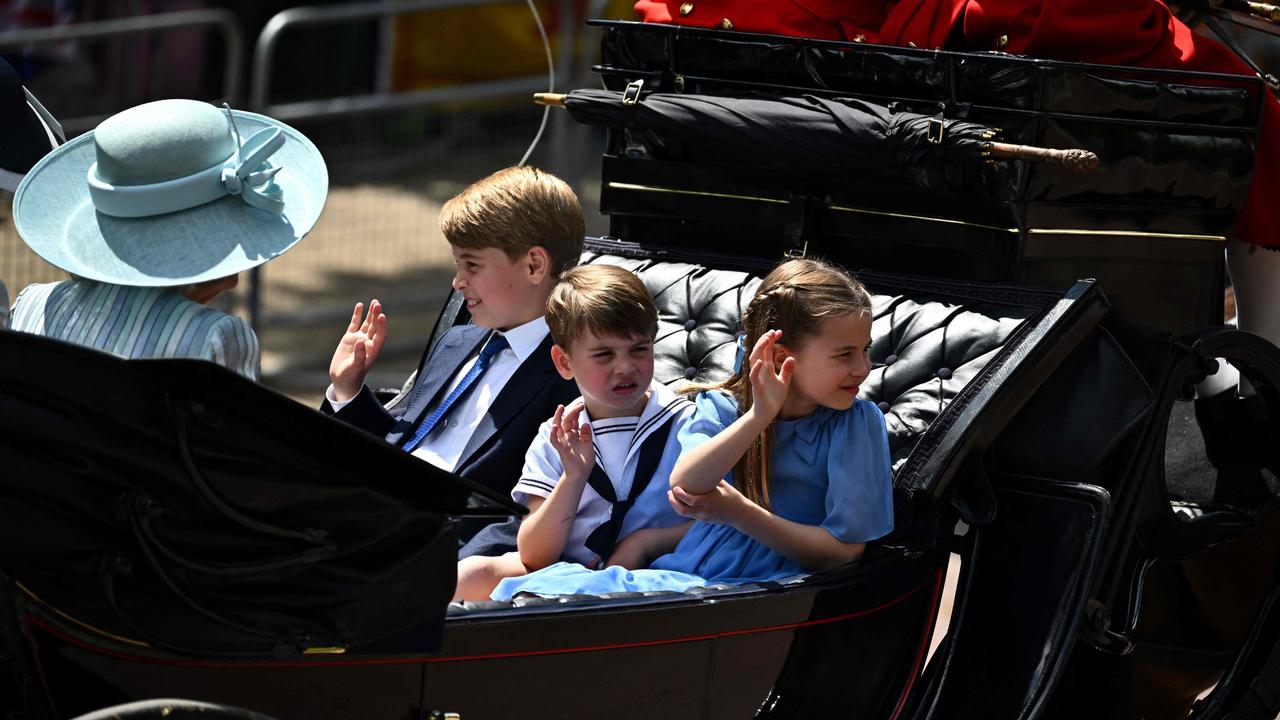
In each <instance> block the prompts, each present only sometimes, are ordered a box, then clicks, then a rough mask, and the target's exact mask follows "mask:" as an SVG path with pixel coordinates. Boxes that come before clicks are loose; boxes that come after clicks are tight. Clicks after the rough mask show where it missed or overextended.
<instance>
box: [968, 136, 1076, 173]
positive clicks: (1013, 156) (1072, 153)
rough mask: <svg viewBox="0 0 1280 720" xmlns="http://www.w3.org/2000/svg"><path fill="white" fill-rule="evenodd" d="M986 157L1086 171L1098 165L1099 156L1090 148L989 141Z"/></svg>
mask: <svg viewBox="0 0 1280 720" xmlns="http://www.w3.org/2000/svg"><path fill="white" fill-rule="evenodd" d="M982 154H983V156H984V157H991V158H1000V159H1004V160H1031V161H1034V162H1043V163H1049V164H1051V165H1061V166H1063V167H1065V168H1069V169H1071V170H1075V171H1076V172H1084V171H1086V170H1093V169H1094V168H1096V167H1098V156H1097V155H1094V154H1093V153H1091V152H1089V151H1088V150H1054V149H1053V148H1042V147H1036V146H1034V145H1014V144H1012V143H1002V142H988V143H986V145H985V146H984V148H983V152H982Z"/></svg>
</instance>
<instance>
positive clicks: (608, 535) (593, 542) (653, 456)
mask: <svg viewBox="0 0 1280 720" xmlns="http://www.w3.org/2000/svg"><path fill="white" fill-rule="evenodd" d="M674 420H675V414H674V413H673V414H671V415H670V416H669V417H668V418H667V420H666V422H664V423H662V425H661V426H660V427H659V428H658V429H657V430H654V431H653V432H652V433H650V434H649V437H647V438H645V439H644V443H642V444H641V445H640V457H639V460H638V461H637V462H636V471H635V474H634V475H632V476H631V490H630V491H629V492H628V493H627V498H626V499H625V500H621V501H619V500H618V496H617V494H616V493H614V490H613V481H612V480H610V479H609V476H608V475H606V474H605V472H604V469H603V468H601V467H600V464H599V463H596V465H595V466H594V467H592V468H591V474H590V475H589V476H587V484H588V485H590V486H591V489H592V490H595V491H596V492H597V493H599V494H600V497H602V498H604V499H605V500H608V501H609V504H610V505H612V506H613V512H612V513H611V514H610V515H609V519H608V520H606V521H605V522H604V523H603V524H602V525H601V526H600V527H598V528H596V529H595V530H592V531H591V534H590V535H588V536H587V540H586V543H585V545H586V546H587V549H588V550H590V551H591V552H593V553H595V554H596V555H598V556H599V557H600V559H601V560H602V561H604V560H608V559H609V555H611V554H612V553H613V546H614V545H616V544H617V542H618V533H620V532H621V531H622V522H623V520H625V519H626V517H627V513H628V512H629V511H630V510H631V507H632V506H633V505H635V504H636V499H637V498H639V497H640V493H642V492H644V489H645V488H646V487H648V486H649V481H651V480H653V473H654V472H655V471H657V469H658V461H659V460H661V459H662V451H663V449H664V448H666V446H667V436H669V435H670V434H671V424H672V422H673V421H674Z"/></svg>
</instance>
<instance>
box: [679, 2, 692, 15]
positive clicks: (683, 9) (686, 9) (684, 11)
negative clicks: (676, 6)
mask: <svg viewBox="0 0 1280 720" xmlns="http://www.w3.org/2000/svg"><path fill="white" fill-rule="evenodd" d="M691 12H693V3H691V2H687V3H685V4H683V5H681V6H680V14H681V15H688V14H689V13H691Z"/></svg>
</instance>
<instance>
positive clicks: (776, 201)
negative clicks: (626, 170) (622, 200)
mask: <svg viewBox="0 0 1280 720" xmlns="http://www.w3.org/2000/svg"><path fill="white" fill-rule="evenodd" d="M609 187H611V188H615V189H618V190H637V191H639V192H655V193H670V194H673V195H696V196H698V197H716V198H725V199H726V200H754V201H756V202H767V203H774V204H777V205H787V204H789V203H790V202H791V201H790V200H779V199H777V198H766V197H755V196H753V195H730V194H729V193H717V192H705V191H703V190H677V189H675V188H662V187H651V186H649V185H633V184H631V183H619V182H611V183H609Z"/></svg>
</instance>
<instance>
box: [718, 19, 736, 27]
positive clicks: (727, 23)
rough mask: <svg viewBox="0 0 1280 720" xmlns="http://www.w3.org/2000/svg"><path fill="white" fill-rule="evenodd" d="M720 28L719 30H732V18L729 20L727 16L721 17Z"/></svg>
mask: <svg viewBox="0 0 1280 720" xmlns="http://www.w3.org/2000/svg"><path fill="white" fill-rule="evenodd" d="M720 29H721V30H732V29H733V21H732V20H730V19H729V18H723V19H721V20H720Z"/></svg>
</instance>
